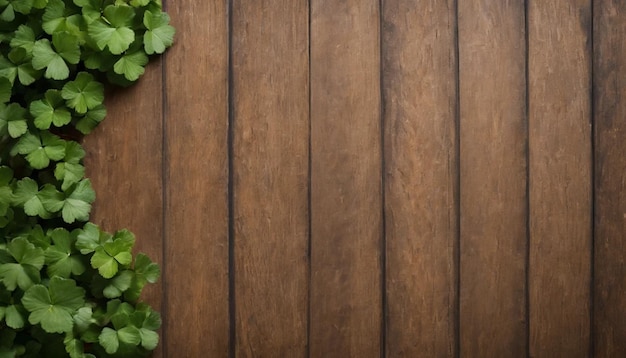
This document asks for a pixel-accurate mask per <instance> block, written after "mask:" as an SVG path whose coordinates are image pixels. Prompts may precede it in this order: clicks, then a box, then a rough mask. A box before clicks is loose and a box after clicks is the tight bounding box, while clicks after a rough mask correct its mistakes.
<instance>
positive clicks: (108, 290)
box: [101, 270, 135, 298]
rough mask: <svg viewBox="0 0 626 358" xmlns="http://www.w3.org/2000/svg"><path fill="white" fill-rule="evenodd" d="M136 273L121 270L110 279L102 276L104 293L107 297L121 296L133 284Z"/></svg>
mask: <svg viewBox="0 0 626 358" xmlns="http://www.w3.org/2000/svg"><path fill="white" fill-rule="evenodd" d="M134 276H135V274H134V273H133V272H132V271H130V270H124V271H121V272H119V273H118V274H117V275H115V277H113V278H112V279H110V280H106V279H104V278H102V280H103V281H104V282H102V285H101V286H102V294H104V297H106V298H117V297H120V296H121V295H122V294H123V293H124V292H125V291H126V290H128V289H129V288H130V286H131V284H132V281H133V278H134Z"/></svg>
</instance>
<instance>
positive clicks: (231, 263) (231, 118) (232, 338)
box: [226, 0, 237, 358]
mask: <svg viewBox="0 0 626 358" xmlns="http://www.w3.org/2000/svg"><path fill="white" fill-rule="evenodd" d="M226 1H227V2H228V4H227V9H228V15H227V18H228V20H227V21H228V134H227V135H228V139H227V142H228V144H227V147H228V149H227V151H228V317H229V320H228V325H229V327H228V330H229V334H228V356H229V357H230V358H234V357H235V356H236V352H235V348H236V343H237V342H236V339H237V327H236V320H237V317H236V312H237V311H236V306H235V304H236V302H235V301H236V300H235V223H234V220H235V218H234V212H235V209H234V204H235V200H234V192H233V188H234V183H233V179H234V173H233V168H234V163H233V162H234V158H233V153H234V148H233V141H234V128H233V127H234V122H235V113H234V108H235V105H234V87H233V2H234V0H226Z"/></svg>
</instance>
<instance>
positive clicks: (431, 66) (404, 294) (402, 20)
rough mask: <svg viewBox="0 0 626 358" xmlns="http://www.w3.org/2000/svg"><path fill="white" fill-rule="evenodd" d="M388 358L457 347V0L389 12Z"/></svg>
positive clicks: (394, 5)
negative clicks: (455, 3) (455, 5)
mask: <svg viewBox="0 0 626 358" xmlns="http://www.w3.org/2000/svg"><path fill="white" fill-rule="evenodd" d="M383 21H384V22H383V24H384V26H383V29H382V31H383V60H384V62H383V71H384V72H383V88H384V92H383V98H384V116H385V118H384V123H385V128H384V130H385V178H386V180H385V190H386V196H385V198H386V199H385V213H386V214H385V215H386V243H387V270H386V274H387V356H389V357H421V356H423V357H452V356H454V355H455V347H456V338H457V337H456V328H457V326H456V317H457V316H456V312H457V296H456V295H457V292H456V286H457V284H456V283H457V276H456V275H457V268H456V253H457V251H456V250H457V248H458V246H457V239H458V237H457V233H458V225H457V219H458V213H457V203H458V202H457V200H458V196H457V193H458V191H457V188H458V180H457V178H458V166H457V148H456V138H457V137H456V113H457V110H456V109H457V93H456V92H457V91H456V73H457V60H456V50H455V38H456V31H455V30H456V12H455V8H454V1H424V2H416V1H409V0H395V1H385V2H384V8H383Z"/></svg>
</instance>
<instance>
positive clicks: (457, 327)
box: [454, 0, 461, 358]
mask: <svg viewBox="0 0 626 358" xmlns="http://www.w3.org/2000/svg"><path fill="white" fill-rule="evenodd" d="M454 52H455V57H456V73H455V85H456V88H455V91H456V94H455V95H456V99H455V100H456V103H455V108H454V111H455V113H454V120H455V128H454V130H455V132H456V133H455V139H454V141H455V143H454V145H455V155H456V158H455V161H456V163H455V167H456V183H455V186H456V194H455V197H454V200H455V211H456V213H455V215H456V243H455V245H456V252H455V257H454V260H455V266H456V267H455V268H454V269H455V275H456V277H455V281H456V282H455V285H456V294H455V303H454V305H455V312H454V350H455V352H454V356H455V357H456V358H459V357H460V356H461V57H460V53H461V50H460V45H459V0H454Z"/></svg>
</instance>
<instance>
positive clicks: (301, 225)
mask: <svg viewBox="0 0 626 358" xmlns="http://www.w3.org/2000/svg"><path fill="white" fill-rule="evenodd" d="M232 16H233V17H232V21H233V24H232V26H233V33H232V41H233V43H232V46H233V49H232V56H233V58H232V61H233V78H232V81H233V96H234V97H233V100H234V104H233V108H234V113H233V116H234V119H233V121H234V124H233V131H234V132H233V136H234V139H233V143H234V144H233V155H234V156H233V176H234V178H233V179H234V182H233V190H234V198H233V203H234V204H233V205H234V222H235V233H234V235H235V237H234V240H235V248H234V260H235V300H236V301H235V305H236V306H235V307H236V308H235V310H236V347H235V352H236V355H237V356H238V357H304V356H306V352H307V351H306V349H307V316H308V307H307V303H308V299H307V297H308V281H309V280H308V277H309V260H308V245H309V211H308V172H309V169H308V158H309V152H308V139H309V101H308V93H309V90H308V88H309V79H308V18H309V15H308V3H307V1H305V0H298V1H294V0H265V1H238V2H235V3H234V4H233V14H232Z"/></svg>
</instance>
